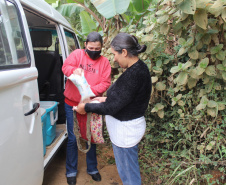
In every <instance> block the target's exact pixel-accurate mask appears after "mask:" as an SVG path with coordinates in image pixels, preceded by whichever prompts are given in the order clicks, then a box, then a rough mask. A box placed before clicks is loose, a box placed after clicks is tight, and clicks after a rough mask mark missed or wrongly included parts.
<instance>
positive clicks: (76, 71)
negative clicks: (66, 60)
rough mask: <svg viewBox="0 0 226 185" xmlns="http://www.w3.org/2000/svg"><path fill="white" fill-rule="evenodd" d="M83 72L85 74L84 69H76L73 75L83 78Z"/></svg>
mask: <svg viewBox="0 0 226 185" xmlns="http://www.w3.org/2000/svg"><path fill="white" fill-rule="evenodd" d="M82 72H83V69H81V68H77V69H75V70H74V71H73V74H74V75H79V76H81V75H82Z"/></svg>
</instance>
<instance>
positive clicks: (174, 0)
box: [173, 0, 183, 5]
mask: <svg viewBox="0 0 226 185" xmlns="http://www.w3.org/2000/svg"><path fill="white" fill-rule="evenodd" d="M182 1H183V0H173V2H174V3H175V5H178V4H180V3H181V2H182Z"/></svg>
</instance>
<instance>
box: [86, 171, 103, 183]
mask: <svg viewBox="0 0 226 185" xmlns="http://www.w3.org/2000/svg"><path fill="white" fill-rule="evenodd" d="M89 175H90V176H91V177H92V179H93V180H94V181H101V176H100V173H99V172H97V173H95V174H89Z"/></svg>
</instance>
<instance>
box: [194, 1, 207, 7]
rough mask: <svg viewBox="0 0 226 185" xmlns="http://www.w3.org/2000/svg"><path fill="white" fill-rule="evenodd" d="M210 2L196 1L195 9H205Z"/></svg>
mask: <svg viewBox="0 0 226 185" xmlns="http://www.w3.org/2000/svg"><path fill="white" fill-rule="evenodd" d="M209 2H210V0H196V8H206V6H207V4H208V3H209Z"/></svg>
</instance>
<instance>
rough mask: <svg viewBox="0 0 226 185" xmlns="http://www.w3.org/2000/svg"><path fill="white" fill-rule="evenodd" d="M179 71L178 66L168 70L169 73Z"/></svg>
mask: <svg viewBox="0 0 226 185" xmlns="http://www.w3.org/2000/svg"><path fill="white" fill-rule="evenodd" d="M180 70H181V68H179V67H178V66H174V67H172V68H171V69H170V72H171V73H177V72H178V71H180Z"/></svg>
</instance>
